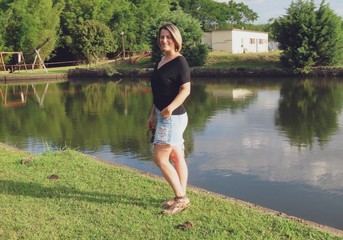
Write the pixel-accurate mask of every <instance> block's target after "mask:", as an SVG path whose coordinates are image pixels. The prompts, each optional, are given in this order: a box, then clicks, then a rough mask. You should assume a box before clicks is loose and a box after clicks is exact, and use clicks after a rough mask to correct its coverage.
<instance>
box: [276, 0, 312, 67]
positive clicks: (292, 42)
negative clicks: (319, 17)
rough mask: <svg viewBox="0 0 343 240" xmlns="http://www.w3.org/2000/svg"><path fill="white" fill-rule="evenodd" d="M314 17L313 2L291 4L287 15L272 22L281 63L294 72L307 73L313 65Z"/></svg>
mask: <svg viewBox="0 0 343 240" xmlns="http://www.w3.org/2000/svg"><path fill="white" fill-rule="evenodd" d="M315 24H316V15H315V5H314V0H311V1H303V0H297V1H296V2H292V3H291V5H290V7H289V8H288V10H287V15H286V16H284V17H282V18H279V19H277V20H276V21H275V22H274V24H273V25H274V26H273V27H274V29H273V30H274V34H275V37H276V40H277V41H278V42H279V43H280V49H281V50H283V52H282V54H281V62H282V63H283V64H284V65H285V66H287V67H290V68H292V69H294V70H295V71H299V72H308V71H309V70H310V69H311V67H312V66H313V65H314V64H315V59H316V58H317V53H316V51H315V49H314V43H315V41H316V33H315Z"/></svg>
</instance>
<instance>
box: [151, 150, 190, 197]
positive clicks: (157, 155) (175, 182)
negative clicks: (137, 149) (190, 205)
mask: <svg viewBox="0 0 343 240" xmlns="http://www.w3.org/2000/svg"><path fill="white" fill-rule="evenodd" d="M172 151H173V148H172V147H171V146H169V145H165V144H164V145H160V144H155V145H154V161H155V163H156V165H157V166H158V167H159V168H160V169H161V172H162V174H163V176H164V178H165V179H166V180H167V182H168V183H169V185H170V186H171V188H172V189H173V191H174V194H175V196H176V197H182V196H185V194H186V192H185V188H184V187H183V186H182V184H181V180H180V177H179V173H178V172H177V170H176V167H174V166H173V165H172V164H171V163H170V162H169V158H170V154H171V152H172ZM177 162H181V161H177ZM174 164H175V163H174ZM177 165H178V168H180V164H179V163H178V164H177ZM182 178H184V174H183V175H182ZM183 181H184V180H183Z"/></svg>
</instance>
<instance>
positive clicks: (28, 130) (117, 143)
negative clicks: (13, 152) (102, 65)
mask: <svg viewBox="0 0 343 240" xmlns="http://www.w3.org/2000/svg"><path fill="white" fill-rule="evenodd" d="M29 86H31V87H32V89H33V92H32V93H31V94H26V95H25V103H26V105H25V107H23V108H16V109H8V108H4V107H0V120H1V123H2V125H1V126H0V141H5V142H8V143H13V144H16V145H17V146H18V147H20V144H18V143H16V142H17V138H18V137H20V138H24V139H25V138H30V139H32V140H34V141H37V142H39V141H45V142H47V143H48V145H50V144H51V145H53V146H56V147H60V146H68V147H71V148H77V149H81V150H82V149H87V150H90V151H97V150H99V149H100V150H101V149H102V148H104V146H106V147H109V148H110V149H111V151H113V152H115V153H119V154H126V153H129V154H132V155H136V156H139V157H140V158H141V159H147V160H151V159H152V157H151V146H150V145H149V142H150V139H149V137H148V136H146V131H147V128H146V121H147V119H148V116H149V112H150V110H151V106H152V94H151V90H150V85H149V81H148V80H138V79H134V80H129V79H126V80H123V81H105V82H102V81H99V82H92V83H87V82H85V81H83V82H76V81H75V82H64V83H58V84H56V83H50V84H49V83H46V84H39V85H29ZM48 87H49V88H48ZM2 92H3V93H4V91H2ZM253 92H254V91H250V90H247V89H246V88H244V89H242V88H237V86H235V85H232V84H223V83H221V84H215V83H212V84H209V83H206V84H194V85H193V88H192V94H191V96H190V98H189V99H188V100H187V102H186V103H185V105H186V108H187V111H188V113H189V127H188V128H187V131H186V133H185V145H186V149H187V153H188V154H189V153H191V152H192V151H193V149H194V146H193V142H194V141H193V132H194V131H202V130H203V129H204V128H205V127H206V122H207V121H208V120H209V119H210V117H211V116H214V115H216V113H217V112H218V111H222V110H227V109H228V110H230V111H231V112H232V113H233V114H234V113H235V112H237V111H238V110H239V109H241V110H243V109H245V108H247V107H248V106H249V104H251V103H252V102H253V101H254V99H256V94H254V93H253ZM37 101H38V104H37ZM43 101H44V105H43ZM43 106H44V108H43ZM18 129H20V131H18Z"/></svg>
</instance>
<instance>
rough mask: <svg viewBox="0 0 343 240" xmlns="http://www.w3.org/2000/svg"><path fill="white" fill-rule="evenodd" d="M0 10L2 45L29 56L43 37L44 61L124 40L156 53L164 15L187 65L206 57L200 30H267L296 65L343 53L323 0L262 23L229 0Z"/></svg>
mask: <svg viewBox="0 0 343 240" xmlns="http://www.w3.org/2000/svg"><path fill="white" fill-rule="evenodd" d="M0 10H1V11H0V26H1V31H0V51H22V52H24V53H25V59H26V60H27V61H30V60H32V58H33V50H34V49H35V48H36V47H37V46H39V45H40V44H41V43H42V42H43V41H44V40H45V39H47V38H49V41H48V43H47V44H46V45H44V47H43V48H42V49H41V51H40V55H41V57H42V59H43V60H44V61H47V60H50V61H55V62H58V61H75V60H86V61H87V62H90V63H91V62H96V61H99V60H102V59H106V58H108V57H113V56H116V55H117V54H118V53H119V52H120V51H121V50H122V48H123V43H125V49H126V50H127V51H135V50H147V51H150V50H152V51H153V52H158V47H157V44H156V33H157V29H158V27H159V26H160V25H161V23H163V22H165V21H170V22H174V23H175V24H176V25H177V26H178V27H179V28H180V30H181V33H182V35H183V39H184V47H183V54H184V55H186V57H187V58H188V59H189V61H190V65H192V66H196V65H202V64H204V62H205V59H206V56H207V53H208V47H207V46H204V45H202V44H201V37H202V33H203V32H204V31H212V30H216V29H221V30H222V29H232V28H242V27H244V29H247V30H258V31H268V32H269V33H270V35H269V36H270V39H272V40H275V41H277V42H279V44H280V49H281V50H282V53H281V62H282V63H283V64H284V66H286V67H288V68H291V69H293V70H294V71H299V72H308V71H309V70H310V69H311V68H312V67H314V66H330V65H335V64H338V63H340V62H342V56H343V41H342V40H343V30H342V29H343V25H342V23H343V21H342V18H341V17H340V16H337V14H335V12H334V11H333V10H332V9H331V8H330V6H329V5H328V4H327V3H326V2H325V0H323V1H322V3H321V4H320V6H319V8H318V9H317V8H316V6H315V3H314V0H296V1H292V3H291V4H290V7H289V8H288V9H287V13H286V15H284V16H282V17H279V18H275V19H271V20H270V21H269V22H268V24H260V25H256V24H253V22H254V21H255V20H257V19H258V14H257V13H256V12H254V11H253V10H252V9H250V8H249V7H248V6H247V5H245V4H243V3H237V2H236V1H234V0H229V1H227V2H216V1H213V0H159V1H155V0H132V1H128V0H0ZM158 57H160V54H157V56H154V59H158ZM14 60H15V59H14V58H12V59H11V58H9V57H8V58H7V59H6V61H7V62H11V61H12V62H14Z"/></svg>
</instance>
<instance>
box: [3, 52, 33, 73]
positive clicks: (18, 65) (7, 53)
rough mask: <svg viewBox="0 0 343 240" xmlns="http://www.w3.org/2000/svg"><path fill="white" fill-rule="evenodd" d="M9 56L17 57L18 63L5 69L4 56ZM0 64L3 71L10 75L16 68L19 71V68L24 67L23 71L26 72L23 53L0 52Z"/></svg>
mask: <svg viewBox="0 0 343 240" xmlns="http://www.w3.org/2000/svg"><path fill="white" fill-rule="evenodd" d="M9 54H12V55H15V54H16V55H18V57H17V59H18V63H17V64H16V65H11V68H10V69H6V65H5V60H4V55H9ZM0 63H1V64H2V68H3V70H4V71H6V70H9V72H10V73H12V72H14V71H15V70H16V69H15V67H18V69H19V70H20V68H21V66H24V68H25V70H26V71H27V67H26V64H25V59H24V54H23V52H0Z"/></svg>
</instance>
